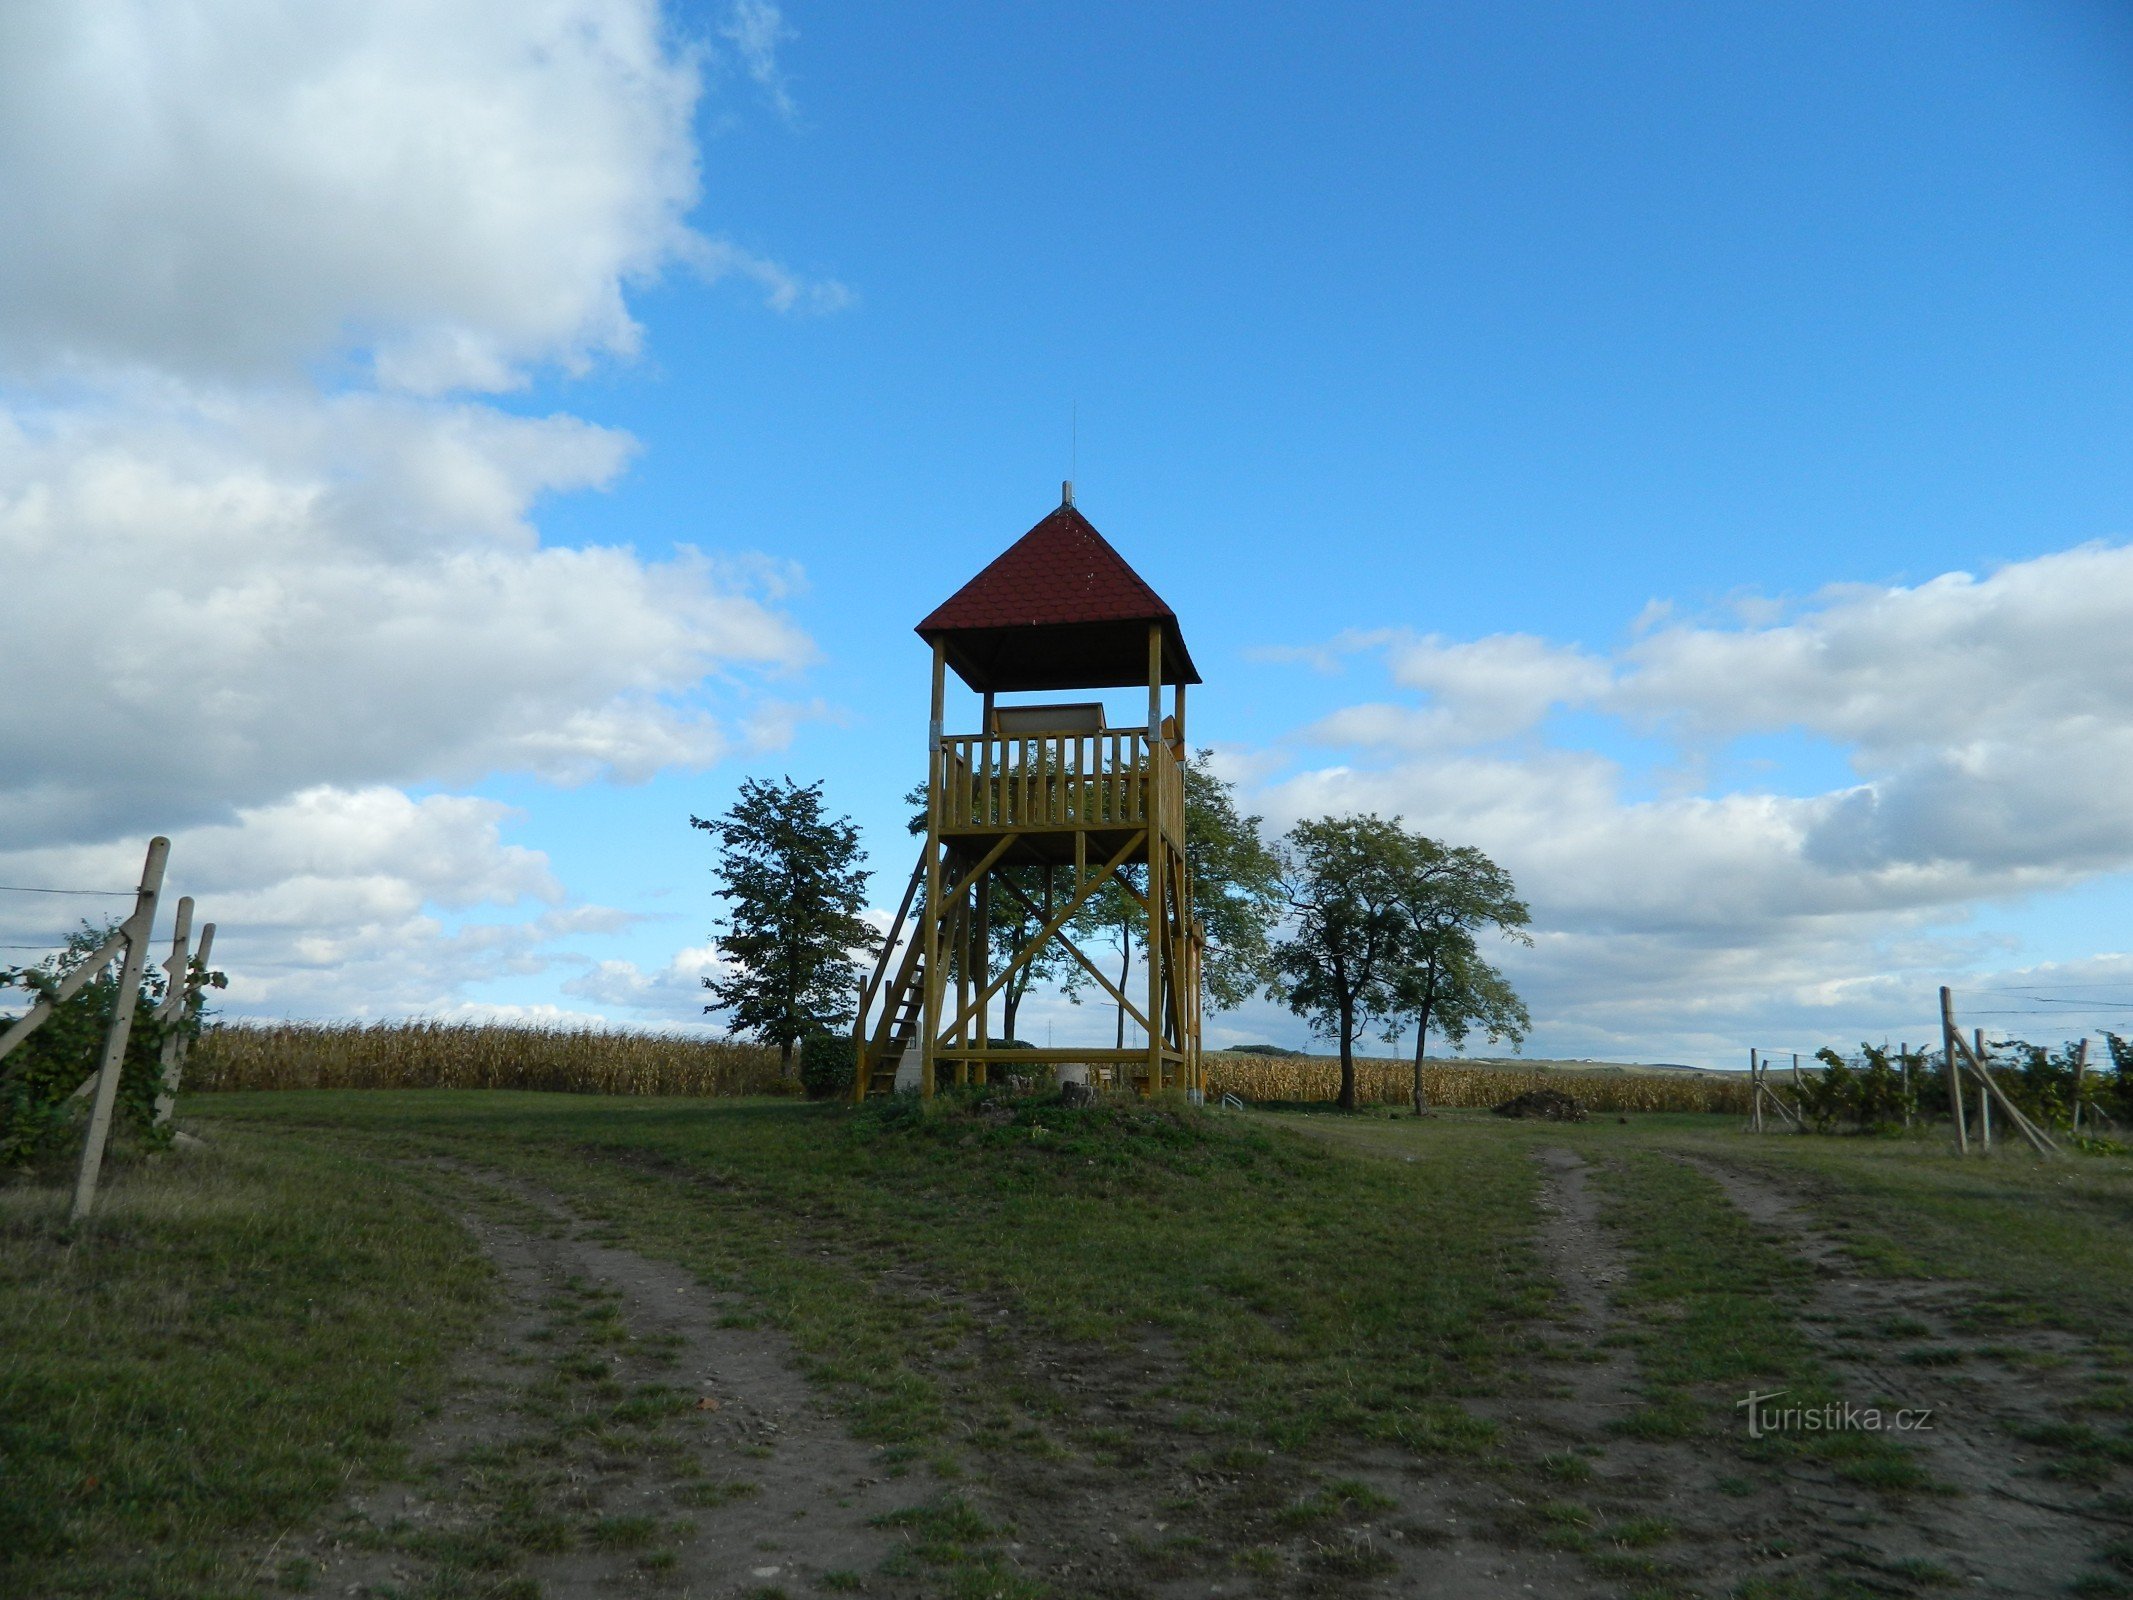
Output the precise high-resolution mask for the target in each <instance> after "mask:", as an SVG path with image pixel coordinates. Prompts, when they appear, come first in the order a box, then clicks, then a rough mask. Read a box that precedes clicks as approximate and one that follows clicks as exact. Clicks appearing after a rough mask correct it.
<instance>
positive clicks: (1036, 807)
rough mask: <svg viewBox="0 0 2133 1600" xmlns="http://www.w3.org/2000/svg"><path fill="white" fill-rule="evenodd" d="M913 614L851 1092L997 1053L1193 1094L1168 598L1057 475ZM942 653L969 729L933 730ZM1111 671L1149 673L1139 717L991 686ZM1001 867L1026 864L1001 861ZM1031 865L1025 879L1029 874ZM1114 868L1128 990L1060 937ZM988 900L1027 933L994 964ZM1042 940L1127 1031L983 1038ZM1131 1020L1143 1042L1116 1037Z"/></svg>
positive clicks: (1074, 680)
mask: <svg viewBox="0 0 2133 1600" xmlns="http://www.w3.org/2000/svg"><path fill="white" fill-rule="evenodd" d="M917 631H918V635H919V637H920V638H922V639H924V640H925V641H926V642H927V643H928V644H930V645H931V646H932V647H933V713H932V720H931V722H930V724H929V726H928V733H927V742H926V750H927V762H926V773H927V776H926V843H925V847H924V849H923V850H922V851H921V852H920V854H919V859H918V866H917V868H916V869H915V870H914V871H913V872H912V874H911V882H910V885H909V887H908V888H906V889H905V890H904V896H903V903H902V904H901V905H900V906H899V907H898V908H897V912H896V919H895V922H894V923H893V924H892V926H891V928H890V930H889V938H888V942H887V944H886V945H884V946H883V949H882V953H881V958H880V960H879V961H877V962H876V963H875V966H874V968H873V970H872V972H871V973H870V974H869V975H868V977H867V980H866V982H865V983H863V984H862V985H861V986H860V993H859V1015H858V1020H857V1021H856V1022H855V1023H854V1024H853V1032H854V1040H855V1042H856V1044H857V1046H858V1062H857V1068H858V1070H857V1071H856V1072H855V1073H854V1074H853V1095H854V1097H855V1098H864V1097H865V1096H866V1095H868V1094H884V1093H887V1092H889V1091H890V1090H891V1089H893V1088H895V1087H896V1086H897V1085H898V1083H899V1081H901V1082H902V1083H903V1084H904V1085H905V1086H915V1087H916V1088H917V1089H918V1091H919V1093H921V1094H924V1095H931V1094H932V1093H933V1092H934V1089H935V1087H936V1085H938V1084H940V1083H941V1082H942V1081H943V1079H942V1074H943V1073H944V1072H948V1073H952V1074H953V1076H952V1078H950V1079H949V1080H948V1081H951V1082H954V1083H983V1082H985V1081H986V1074H987V1071H988V1069H989V1068H990V1067H991V1066H992V1065H993V1064H995V1063H1000V1062H1011V1063H1020V1064H1035V1063H1040V1062H1041V1063H1048V1064H1051V1065H1053V1066H1054V1067H1056V1068H1058V1069H1059V1070H1060V1072H1061V1075H1062V1077H1063V1078H1064V1077H1070V1076H1073V1075H1075V1074H1074V1069H1075V1068H1077V1067H1090V1066H1094V1067H1097V1068H1100V1069H1108V1071H1107V1072H1106V1076H1108V1077H1109V1078H1111V1079H1112V1081H1113V1082H1115V1083H1118V1084H1121V1085H1124V1084H1129V1083H1130V1084H1132V1085H1133V1086H1134V1087H1136V1088H1138V1089H1139V1090H1141V1092H1143V1093H1154V1092H1156V1091H1158V1090H1161V1089H1165V1088H1172V1089H1177V1088H1182V1089H1185V1090H1187V1091H1190V1092H1194V1093H1197V1092H1198V1091H1199V1090H1200V1089H1201V1087H1202V1085H1201V1081H1200V956H1201V942H1202V941H1201V933H1200V929H1199V926H1198V924H1197V923H1196V921H1195V920H1194V917H1193V913H1192V876H1191V872H1190V870H1189V868H1188V867H1187V864H1186V856H1185V778H1184V761H1185V686H1186V685H1187V684H1189V683H1198V682H1199V681H1200V675H1199V673H1198V672H1196V671H1195V670H1194V669H1193V664H1192V657H1191V656H1190V655H1188V654H1187V653H1186V650H1185V638H1184V635H1183V634H1182V633H1181V632H1180V631H1179V629H1178V619H1177V615H1176V613H1174V612H1173V611H1172V610H1171V609H1170V607H1168V606H1167V605H1165V604H1164V603H1163V601H1162V599H1161V598H1160V597H1159V596H1158V595H1157V594H1156V592H1155V591H1154V590H1153V589H1151V588H1149V587H1148V585H1147V584H1146V583H1144V582H1143V581H1142V580H1141V577H1140V575H1139V574H1138V573H1136V572H1135V571H1134V570H1133V569H1132V568H1131V567H1129V566H1128V565H1126V562H1125V560H1124V558H1123V557H1121V556H1120V555H1119V553H1118V552H1117V551H1116V550H1114V549H1112V548H1111V546H1110V545H1109V544H1108V543H1107V542H1106V541H1105V539H1104V537H1103V535H1102V534H1100V533H1098V532H1097V531H1096V529H1095V528H1093V527H1092V526H1090V524H1089V521H1088V519H1087V518H1086V517H1084V516H1083V515H1082V514H1081V513H1080V511H1078V510H1077V509H1075V506H1074V494H1073V485H1071V484H1068V485H1067V486H1066V488H1065V492H1064V493H1063V494H1062V496H1061V499H1060V505H1059V508H1058V509H1057V510H1056V511H1054V512H1052V513H1051V515H1049V516H1047V517H1046V518H1045V519H1044V520H1043V521H1042V522H1040V523H1038V524H1037V525H1036V526H1035V527H1034V528H1032V529H1030V531H1029V532H1028V533H1026V534H1024V535H1023V536H1022V537H1021V538H1020V539H1018V540H1016V541H1015V542H1014V543H1013V544H1012V545H1010V546H1008V548H1007V549H1006V550H1005V551H1004V552H1003V553H1002V554H1001V555H1000V556H999V558H998V559H997V560H995V561H994V562H993V563H992V564H991V565H990V566H988V567H987V568H986V569H985V570H984V571H983V572H980V573H979V574H978V575H977V576H976V577H975V578H972V579H971V580H970V581H969V582H968V583H966V584H964V585H963V587H962V588H961V589H958V590H957V591H956V592H955V594H953V595H952V596H950V597H949V599H948V600H947V601H946V602H945V603H944V604H943V605H941V607H940V608H939V609H938V610H936V611H935V612H934V613H933V614H932V615H931V616H929V617H928V618H926V620H925V621H923V622H921V623H920V624H919V625H918V629H917ZM951 669H952V670H953V671H954V673H955V675H956V676H957V677H958V678H960V679H962V681H963V683H964V684H965V685H966V686H968V687H969V688H970V689H971V690H972V691H973V692H974V693H975V694H977V695H978V696H979V697H980V699H981V702H982V704H981V707H980V709H979V716H978V726H977V731H976V732H973V733H950V732H948V731H947V723H946V720H945V711H946V692H947V680H948V673H949V672H950V670H951ZM1166 685H1167V686H1169V688H1170V689H1171V707H1170V711H1169V714H1168V715H1167V716H1166V715H1165V714H1164V711H1163V689H1164V687H1165V686H1166ZM1127 687H1132V688H1141V687H1145V688H1146V689H1147V691H1148V716H1147V722H1146V725H1145V726H1141V725H1134V726H1132V727H1124V728H1112V727H1108V726H1107V725H1106V723H1105V714H1104V707H1103V704H1102V703H1101V702H1100V701H1093V700H1076V701H1071V702H1060V701H1053V702H1050V703H1046V704H1027V703H1016V704H1012V705H1010V704H1006V703H1003V702H1002V701H1001V699H1000V698H999V697H1001V696H1004V695H1022V694H1028V693H1033V692H1034V693H1042V694H1046V695H1055V696H1056V695H1058V694H1060V693H1061V692H1062V691H1064V692H1069V693H1070V692H1072V691H1075V690H1081V691H1090V690H1102V689H1118V688H1127ZM1011 867H1019V868H1029V867H1035V868H1038V869H1041V870H1040V871H1039V872H1037V873H1029V872H1017V873H1012V874H1010V873H1008V872H1007V871H1005V870H1003V869H1006V868H1011ZM1135 868H1137V869H1139V870H1137V871H1136V870H1132V869H1135ZM1018 880H1020V881H1018ZM1135 880H1138V881H1137V882H1136V881H1135ZM1039 882H1041V884H1042V889H1041V893H1032V892H1030V889H1029V886H1030V885H1032V884H1035V883H1039ZM1112 884H1115V885H1117V886H1118V889H1119V891H1120V892H1121V893H1122V894H1123V895H1124V896H1125V898H1126V900H1127V901H1128V902H1130V903H1131V904H1133V905H1134V906H1136V907H1137V908H1138V912H1139V917H1138V918H1137V920H1139V921H1140V924H1141V926H1140V930H1139V931H1140V933H1141V936H1142V943H1141V949H1142V951H1143V953H1144V956H1145V962H1144V967H1145V973H1144V975H1145V978H1146V986H1145V990H1144V992H1142V993H1140V994H1138V995H1135V994H1130V993H1127V992H1124V991H1122V990H1121V989H1120V988H1119V986H1118V984H1117V983H1116V982H1114V980H1113V979H1112V978H1111V977H1110V975H1109V974H1107V973H1106V972H1104V971H1103V969H1102V968H1101V967H1100V966H1099V965H1098V964H1097V963H1096V962H1095V961H1093V960H1091V959H1090V958H1089V957H1088V956H1087V955H1085V954H1083V953H1082V951H1081V950H1080V949H1079V948H1078V947H1077V946H1076V945H1075V943H1074V938H1073V924H1074V920H1075V918H1076V916H1077V915H1078V914H1079V913H1081V912H1082V910H1083V908H1084V907H1086V906H1087V905H1088V903H1089V901H1090V899H1091V897H1093V896H1094V895H1096V894H1097V893H1098V891H1100V890H1102V889H1104V888H1105V887H1106V886H1107V885H1112ZM1003 897H1006V898H1011V899H1012V900H1013V901H1014V902H1017V906H1016V909H1017V910H1018V911H1019V913H1020V915H1021V916H1022V917H1024V918H1026V919H1027V920H1028V921H1029V922H1031V923H1033V924H1035V926H1036V928H1037V930H1038V931H1037V933H1036V935H1035V936H1034V937H1033V938H1032V939H1030V940H1029V942H1028V943H1026V944H1025V945H1023V946H1022V947H1021V948H1020V949H1019V950H1017V951H1015V952H1014V953H1013V954H1012V955H1010V956H1009V957H1008V958H1007V959H1006V961H1005V963H1004V964H1003V965H1002V966H1001V967H1000V968H999V970H997V971H994V970H991V968H992V960H993V953H992V941H991V924H992V919H993V914H994V908H995V907H1000V906H1001V905H1002V901H1003ZM1055 942H1056V943H1057V944H1059V945H1062V946H1064V947H1065V949H1066V951H1067V952H1068V954H1069V955H1071V956H1072V958H1073V959H1074V960H1075V961H1077V962H1079V963H1080V965H1081V967H1082V968H1083V970H1084V971H1085V972H1086V973H1087V975H1088V977H1089V979H1090V981H1091V982H1092V983H1093V984H1094V985H1095V987H1096V988H1097V989H1098V990H1100V991H1101V992H1102V993H1104V994H1106V995H1108V996H1109V997H1110V998H1111V999H1112V1000H1114V1001H1115V1002H1117V1004H1118V1005H1119V1007H1120V1008H1121V1009H1122V1011H1123V1014H1124V1016H1125V1017H1126V1019H1127V1020H1128V1022H1129V1023H1130V1024H1131V1025H1132V1026H1131V1027H1129V1029H1128V1047H1127V1048H1125V1049H1115V1048H1102V1049H1098V1048H1089V1047H1085V1046H1079V1045H1076V1046H1073V1047H1062V1048H1059V1049H1042V1050H1030V1049H1005V1048H1001V1047H1000V1045H997V1044H995V1043H994V1042H993V1039H992V1035H991V1033H990V1031H989V1024H990V1020H991V1008H992V1003H993V1000H994V998H995V997H996V996H997V995H998V994H999V993H1000V990H1001V989H1002V988H1003V987H1004V986H1005V985H1006V984H1007V982H1008V981H1009V979H1010V978H1011V977H1013V975H1014V974H1015V973H1016V972H1017V970H1019V969H1022V968H1026V967H1027V966H1028V965H1029V964H1030V963H1031V962H1033V961H1035V960H1037V959H1038V958H1039V957H1040V956H1042V955H1043V954H1044V953H1045V951H1046V949H1047V947H1048V946H1050V945H1052V944H1054V943H1055ZM892 968H893V970H892ZM1139 987H1140V986H1139V985H1137V984H1131V983H1129V984H1128V988H1129V989H1130V988H1139ZM1136 1028H1137V1029H1138V1031H1139V1032H1140V1033H1141V1034H1142V1035H1143V1036H1144V1037H1145V1043H1141V1044H1134V1043H1132V1032H1133V1029H1136ZM1003 1042H1004V1041H1003Z"/></svg>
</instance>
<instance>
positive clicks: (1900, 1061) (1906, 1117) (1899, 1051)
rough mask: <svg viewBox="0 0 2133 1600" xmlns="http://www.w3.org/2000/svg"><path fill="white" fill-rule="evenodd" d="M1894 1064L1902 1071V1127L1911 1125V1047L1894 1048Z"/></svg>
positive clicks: (1902, 1045)
mask: <svg viewBox="0 0 2133 1600" xmlns="http://www.w3.org/2000/svg"><path fill="white" fill-rule="evenodd" d="M1896 1062H1897V1065H1898V1066H1900V1067H1901V1068H1902V1069H1903V1125H1904V1126H1905V1127H1906V1128H1908V1127H1909V1126H1910V1125H1911V1046H1910V1045H1909V1043H1908V1042H1906V1043H1902V1044H1899V1045H1897V1046H1896Z"/></svg>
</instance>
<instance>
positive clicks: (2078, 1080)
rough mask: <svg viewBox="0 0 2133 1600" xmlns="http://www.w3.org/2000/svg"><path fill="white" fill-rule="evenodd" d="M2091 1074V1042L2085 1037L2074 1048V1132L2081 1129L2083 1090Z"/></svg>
mask: <svg viewBox="0 0 2133 1600" xmlns="http://www.w3.org/2000/svg"><path fill="white" fill-rule="evenodd" d="M2088 1076H2089V1042H2088V1040H2087V1039H2083V1040H2082V1041H2081V1043H2080V1044H2079V1045H2077V1046H2076V1047H2075V1049H2074V1132H2075V1133H2077V1134H2078V1133H2079V1132H2080V1131H2081V1092H2082V1086H2083V1085H2084V1084H2086V1083H2087V1081H2088Z"/></svg>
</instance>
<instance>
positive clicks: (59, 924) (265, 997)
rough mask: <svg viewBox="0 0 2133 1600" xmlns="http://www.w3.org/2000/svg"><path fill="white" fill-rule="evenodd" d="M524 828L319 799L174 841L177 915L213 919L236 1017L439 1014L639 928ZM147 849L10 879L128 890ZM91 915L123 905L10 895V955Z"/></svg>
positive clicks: (68, 847)
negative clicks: (570, 878)
mask: <svg viewBox="0 0 2133 1600" xmlns="http://www.w3.org/2000/svg"><path fill="white" fill-rule="evenodd" d="M512 820H513V813H512V811H511V809H510V808H509V807H507V806H502V805H499V804H497V803H495V802H493V801H488V800H481V799H475V798H471V797H468V796H464V795H430V796H426V797H423V798H421V799H416V798H413V797H411V796H409V795H407V794H405V793H403V792H401V791H400V790H397V789H392V788H386V787H383V786H373V787H369V788H362V789H339V788H332V787H328V786H317V787H313V788H308V789H305V790H302V791H300V792H298V793H296V794H293V795H290V796H288V797H286V798H284V799H281V800H277V801H275V802H272V803H270V804H266V805H261V806H256V807H248V808H245V809H244V810H242V811H240V812H239V813H238V815H237V816H236V817H235V818H233V819H232V820H231V821H229V822H226V823H215V824H210V825H207V826H202V827H194V828H185V829H177V830H174V831H173V833H172V845H171V857H170V860H171V871H170V877H169V879H168V881H167V883H166V885H165V891H164V894H165V900H166V902H170V903H174V902H175V901H176V899H177V897H178V896H180V895H191V896H192V897H193V898H194V899H195V900H196V901H197V902H198V906H199V917H200V919H201V920H202V921H211V922H213V923H215V924H216V934H215V964H216V965H217V966H218V967H221V968H223V969H224V970H226V971H228V972H229V973H230V975H231V986H230V989H229V991H228V993H227V995H226V997H225V1000H226V1003H227V1007H228V1009H229V1011H230V1012H231V1013H232V1014H235V1015H246V1014H260V1013H266V1014H273V1015H298V1016H355V1017H375V1016H395V1015H404V1014H408V1013H411V1012H412V1013H424V1014H429V1013H439V1014H441V1013H445V1012H448V1011H450V1010H452V1009H453V1008H455V1007H457V1006H459V1004H460V1002H461V999H462V992H463V990H464V989H465V988H466V986H468V985H470V984H476V983H481V982H487V981H493V980H496V979H499V978H505V977H511V976H524V975H528V974H536V973H542V972H546V971H548V970H550V969H551V968H553V967H555V966H557V965H559V964H560V965H562V966H563V967H565V968H566V969H570V970H575V969H576V968H578V967H581V966H583V965H585V964H586V961H585V958H584V957H582V956H577V955H574V954H573V953H572V952H571V949H570V944H571V941H572V940H574V939H576V938H579V937H581V936H585V935H593V934H603V933H613V932H616V931H618V930H620V929H623V928H626V927H627V926H629V925H630V924H631V923H632V922H633V921H634V920H635V919H634V918H633V917H632V916H630V915H629V914H627V913H624V912H621V911H618V910H615V909H613V908H611V907H604V906H594V905H572V904H570V903H568V897H567V895H566V892H565V890H564V888H563V886H562V885H561V884H560V883H559V882H558V881H557V879H556V877H555V874H554V872H553V870H552V869H551V867H550V865H549V862H548V859H547V857H546V856H545V855H543V854H542V853H541V852H539V851H536V850H529V849H527V848H525V847H523V846H520V845H514V844H510V843H507V842H506V841H505V838H504V831H505V828H506V827H507V825H508V824H509V823H510V822H511V821H512ZM145 844H146V841H145V839H142V838H122V839H113V840H105V841H99V842H95V843H85V844H59V845H48V846H44V847H40V848H32V849H10V850H8V851H5V852H0V881H5V882H8V883H15V884H23V883H27V884H47V885H55V886H63V887H70V888H79V887H89V888H96V887H103V886H107V885H122V884H126V883H130V882H132V881H133V880H134V879H135V878H136V877H137V876H138V875H139V873H140V866H141V855H142V851H143V849H144V847H145ZM85 906H86V907H88V912H87V914H88V915H90V916H91V917H94V916H95V915H97V914H98V913H102V912H109V913H111V914H118V913H121V912H123V910H124V909H125V902H124V901H122V900H117V899H113V900H107V901H93V902H92V901H80V900H45V899H40V898H35V897H28V896H20V895H0V942H4V943H7V944H10V945H19V944H46V945H49V944H50V943H53V942H56V938H57V936H59V935H63V934H64V933H65V931H66V927H67V924H66V922H65V920H64V919H65V918H66V917H67V916H68V915H69V914H71V913H73V912H75V911H79V910H81V908H83V907H85ZM484 917H500V918H501V920H482V919H483V918H484ZM162 925H163V926H164V927H168V926H169V923H168V916H167V913H166V916H165V918H164V919H163V922H162ZM13 953H15V954H17V955H21V954H23V952H19V951H18V952H13ZM31 958H32V959H34V953H32V955H31Z"/></svg>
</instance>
